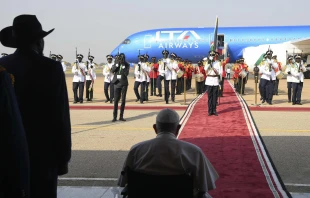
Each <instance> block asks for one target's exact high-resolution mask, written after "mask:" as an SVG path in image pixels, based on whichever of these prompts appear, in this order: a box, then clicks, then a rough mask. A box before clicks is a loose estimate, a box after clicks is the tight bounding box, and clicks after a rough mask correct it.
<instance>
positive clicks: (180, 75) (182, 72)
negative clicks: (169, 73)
mask: <svg viewBox="0 0 310 198" xmlns="http://www.w3.org/2000/svg"><path fill="white" fill-rule="evenodd" d="M183 74H184V71H182V70H180V69H179V70H178V72H177V75H178V78H181V77H182V76H183Z"/></svg>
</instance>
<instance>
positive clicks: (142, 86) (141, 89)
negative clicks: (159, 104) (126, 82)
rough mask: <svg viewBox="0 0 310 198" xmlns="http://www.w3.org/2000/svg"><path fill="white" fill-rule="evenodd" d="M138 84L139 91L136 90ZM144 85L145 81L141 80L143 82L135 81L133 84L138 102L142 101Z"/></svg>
mask: <svg viewBox="0 0 310 198" xmlns="http://www.w3.org/2000/svg"><path fill="white" fill-rule="evenodd" d="M139 86H140V93H139V91H138V89H139ZM145 86H146V81H143V82H138V81H135V84H134V87H133V90H134V92H135V95H136V98H137V100H140V103H143V101H144V92H145Z"/></svg>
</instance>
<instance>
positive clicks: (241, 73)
mask: <svg viewBox="0 0 310 198" xmlns="http://www.w3.org/2000/svg"><path fill="white" fill-rule="evenodd" d="M246 75H247V73H246V71H244V70H242V71H241V72H240V73H239V76H241V77H242V78H245V77H246Z"/></svg>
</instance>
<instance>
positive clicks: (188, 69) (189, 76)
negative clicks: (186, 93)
mask: <svg viewBox="0 0 310 198" xmlns="http://www.w3.org/2000/svg"><path fill="white" fill-rule="evenodd" d="M193 72H194V67H193V65H192V62H191V61H188V62H187V67H186V73H187V80H186V90H190V89H191V88H192V78H193Z"/></svg>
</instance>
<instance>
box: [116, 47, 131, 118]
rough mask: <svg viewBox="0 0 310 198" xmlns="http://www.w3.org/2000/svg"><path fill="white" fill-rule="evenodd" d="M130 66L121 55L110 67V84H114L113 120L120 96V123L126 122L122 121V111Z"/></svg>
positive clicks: (123, 55) (122, 54)
mask: <svg viewBox="0 0 310 198" xmlns="http://www.w3.org/2000/svg"><path fill="white" fill-rule="evenodd" d="M129 68H130V65H129V63H127V62H126V61H125V54H124V53H121V54H120V55H119V56H118V57H117V59H115V64H114V65H113V66H112V69H111V71H112V73H113V74H114V77H113V80H112V82H111V83H113V84H114V111H113V120H112V122H115V121H116V117H117V110H118V102H119V100H120V98H121V96H122V104H121V112H120V117H119V120H120V121H126V120H125V119H124V110H125V103H126V94H127V89H128V78H127V77H128V74H129Z"/></svg>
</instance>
